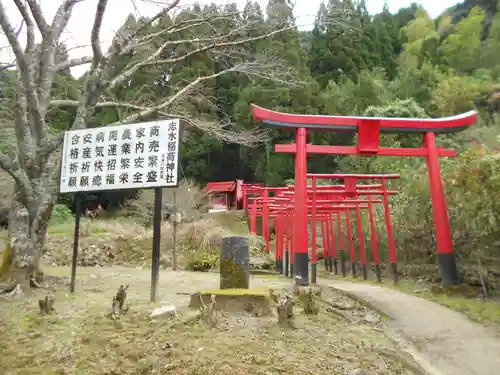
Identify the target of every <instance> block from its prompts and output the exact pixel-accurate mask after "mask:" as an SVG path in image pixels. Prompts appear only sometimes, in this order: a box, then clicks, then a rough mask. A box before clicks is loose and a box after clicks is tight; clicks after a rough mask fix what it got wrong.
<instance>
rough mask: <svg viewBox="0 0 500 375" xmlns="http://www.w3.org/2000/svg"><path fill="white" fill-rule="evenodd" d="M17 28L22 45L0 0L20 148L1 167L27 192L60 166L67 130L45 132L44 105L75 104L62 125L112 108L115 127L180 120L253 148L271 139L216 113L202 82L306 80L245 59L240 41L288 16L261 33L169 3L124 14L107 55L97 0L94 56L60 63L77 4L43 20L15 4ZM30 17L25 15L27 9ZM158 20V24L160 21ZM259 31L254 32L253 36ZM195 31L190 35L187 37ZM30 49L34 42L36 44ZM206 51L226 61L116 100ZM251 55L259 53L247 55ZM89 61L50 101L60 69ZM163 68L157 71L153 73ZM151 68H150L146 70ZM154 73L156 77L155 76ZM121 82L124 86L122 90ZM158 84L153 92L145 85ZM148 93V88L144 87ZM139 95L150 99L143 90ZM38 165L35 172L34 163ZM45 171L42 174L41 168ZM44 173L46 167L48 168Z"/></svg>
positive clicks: (220, 15)
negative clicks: (66, 93)
mask: <svg viewBox="0 0 500 375" xmlns="http://www.w3.org/2000/svg"><path fill="white" fill-rule="evenodd" d="M14 1H15V4H16V6H17V9H18V11H19V13H20V14H21V16H22V19H23V24H24V25H26V28H27V29H28V43H27V44H26V48H24V49H23V48H22V47H21V45H20V42H19V40H18V38H17V33H16V31H14V29H13V28H12V26H11V23H10V22H9V19H8V17H7V14H6V11H5V9H4V7H3V5H2V2H1V1H0V27H1V29H2V30H3V32H4V34H5V35H6V37H7V40H8V42H9V45H10V47H11V49H12V51H13V52H14V56H15V65H14V64H12V65H11V64H4V65H3V67H2V68H1V69H7V67H8V68H10V67H14V68H16V69H17V71H16V73H17V77H18V81H19V84H18V85H19V87H18V90H17V91H18V93H16V95H18V97H17V100H16V102H15V106H14V110H13V111H12V119H13V123H14V124H15V125H16V126H14V127H13V129H14V130H15V134H16V138H17V139H16V143H17V145H16V146H15V147H13V155H14V154H15V155H14V158H13V159H12V160H10V159H9V158H10V155H9V157H6V156H5V155H1V154H0V168H2V169H6V170H7V171H8V172H9V173H10V174H11V175H12V177H14V178H16V181H17V182H18V183H19V184H25V185H26V186H27V188H26V194H27V195H29V194H32V192H30V191H29V188H30V186H31V184H30V181H29V180H26V178H27V177H25V176H28V175H29V176H30V178H33V177H32V176H36V175H37V173H38V174H40V173H45V174H47V173H48V172H47V168H48V166H49V165H51V166H52V167H51V169H50V172H52V173H51V175H52V177H54V178H55V176H56V173H55V172H54V168H53V165H52V164H53V163H55V162H57V160H56V159H57V158H55V157H54V155H56V154H57V152H55V151H58V150H59V147H60V145H61V143H62V139H63V134H57V135H53V136H49V135H48V125H47V124H46V122H45V121H46V116H47V113H48V111H49V109H50V108H56V107H72V108H75V113H76V115H75V118H74V120H73V121H72V124H70V125H69V126H68V129H81V128H84V127H86V126H88V125H89V124H90V123H91V120H92V117H93V116H94V112H95V110H96V108H116V110H117V112H118V113H119V118H120V121H119V123H131V122H136V121H140V120H143V119H151V118H172V117H175V118H179V119H181V121H182V123H183V126H184V127H195V128H197V129H200V130H202V131H204V132H207V133H209V134H211V135H213V136H215V137H217V138H219V139H222V140H224V141H226V142H236V143H243V144H247V145H250V146H253V145H256V144H258V143H260V142H262V141H264V140H266V139H267V137H268V135H267V132H266V131H260V130H258V129H252V130H249V131H241V130H239V129H237V127H235V126H234V124H232V123H231V121H230V119H229V118H228V117H225V116H224V114H222V113H221V110H220V109H219V108H216V105H215V104H214V103H215V102H216V100H213V101H212V100H210V98H209V97H208V95H209V94H207V93H209V91H210V90H209V89H208V87H207V84H208V83H211V82H214V80H215V79H217V78H219V77H221V76H223V75H226V74H243V75H245V76H247V77H248V78H249V79H250V80H254V82H257V81H258V82H260V81H262V80H272V81H274V82H277V83H278V84H283V85H286V86H290V85H291V84H302V83H301V82H300V81H299V80H298V79H297V77H296V75H294V72H292V71H291V69H289V68H287V65H286V64H283V63H281V62H278V61H269V60H262V61H260V60H258V61H253V62H248V61H246V58H245V56H246V53H247V52H245V51H246V50H245V48H244V46H245V45H247V44H249V43H255V42H258V41H260V40H263V39H266V38H272V37H273V36H275V35H277V34H279V33H282V32H285V31H287V30H290V29H292V28H293V26H290V23H289V22H288V21H289V20H290V16H289V15H287V17H288V18H287V20H288V21H287V22H280V21H279V20H274V21H273V22H270V23H268V26H267V27H268V29H267V30H262V29H260V30H261V31H260V34H258V33H256V32H255V30H256V27H255V24H254V23H253V22H252V21H246V20H244V19H243V18H241V17H239V15H238V14H235V13H234V12H224V11H222V12H215V14H212V13H211V14H209V15H207V14H203V15H199V17H196V18H194V19H193V18H191V17H187V18H185V17H184V16H180V17H174V16H173V15H172V11H173V10H174V9H176V8H178V6H179V3H180V0H172V3H170V5H166V6H164V7H163V8H162V9H161V10H160V12H158V14H156V15H155V16H154V17H152V18H150V19H149V20H148V21H147V22H141V23H138V22H137V21H136V20H134V19H132V18H131V19H130V20H128V21H127V24H125V25H124V26H123V27H122V28H121V29H120V30H119V31H118V32H117V33H116V35H115V38H114V39H113V42H112V44H111V46H110V47H109V49H108V50H107V51H103V50H102V47H101V41H100V35H99V34H100V31H101V27H102V23H103V17H104V15H105V12H106V5H107V3H108V1H107V0H99V1H98V2H97V6H96V8H95V13H94V22H93V26H92V31H91V33H90V36H89V45H91V46H92V56H90V57H80V58H77V59H69V60H68V61H64V62H58V61H56V55H57V52H58V49H57V48H58V46H59V45H60V37H61V35H62V32H63V31H64V29H65V28H66V26H67V24H68V21H69V19H70V17H71V13H72V10H73V8H74V6H75V4H77V3H78V2H80V1H83V0H61V2H60V4H61V5H60V7H59V8H58V10H57V12H56V14H55V16H54V18H53V20H52V21H51V22H49V20H47V19H45V17H44V15H43V13H42V10H41V7H40V5H39V3H38V2H37V0H14ZM30 13H31V14H30ZM162 17H164V20H165V23H166V26H162V27H161V29H160V28H159V27H157V26H156V21H158V20H160V19H161V18H162ZM162 25H163V24H162ZM35 28H38V30H39V31H40V33H41V35H42V41H41V44H40V46H35V44H34V38H32V37H31V35H34V32H35ZM250 33H253V34H258V35H252V36H250V35H251V34H250ZM186 34H190V35H193V37H191V38H187V37H186V36H185V35H186ZM35 47H36V48H35ZM201 54H208V55H210V56H211V57H212V58H214V59H216V60H217V61H223V63H224V64H225V65H224V67H221V66H219V65H221V64H219V65H218V68H217V69H221V70H218V71H216V72H214V73H207V74H205V75H204V74H203V73H201V72H200V73H199V75H198V76H195V77H191V78H189V79H185V80H181V81H174V82H168V90H166V92H168V95H167V96H164V95H149V94H148V92H149V93H151V92H155V90H156V91H157V90H158V87H157V86H156V82H155V83H153V82H151V84H150V85H149V86H148V84H145V85H144V86H143V87H142V88H141V89H139V90H137V91H138V92H135V93H136V94H137V95H136V96H135V97H134V98H132V99H130V98H129V99H127V100H125V99H123V97H122V96H120V95H121V94H120V92H121V91H123V90H121V88H122V87H123V84H129V82H133V80H134V77H136V76H137V75H138V73H139V72H148V69H150V68H152V67H157V70H158V72H157V73H160V72H162V71H163V72H164V73H167V74H168V72H170V71H171V69H174V68H175V67H178V66H179V64H182V63H183V62H187V61H189V59H190V58H192V57H193V56H196V55H201ZM252 58H255V56H252ZM83 64H90V66H89V68H88V70H87V72H86V74H85V75H84V78H83V80H84V81H83V82H82V83H79V85H78V86H79V87H78V88H75V90H77V91H79V92H78V94H74V95H71V96H70V97H53V96H52V86H53V83H54V80H55V79H56V77H57V74H58V73H59V72H61V71H62V70H65V69H68V68H71V67H74V66H78V65H83ZM159 67H161V69H158V68H159ZM148 74H149V73H148ZM154 74H156V73H154ZM177 79H180V78H177ZM120 85H122V86H120ZM153 85H155V87H153V88H152V89H148V87H151V86H153ZM148 90H149V91H148ZM142 91H144V92H146V95H142ZM194 100H196V101H200V102H203V103H204V104H203V106H204V107H206V106H209V107H210V111H208V112H207V113H205V112H203V111H199V110H198V109H197V108H198V107H197V105H195V104H194V102H193V101H194ZM34 168H35V169H34ZM42 169H43V170H44V171H45V172H42ZM48 174H50V173H48Z"/></svg>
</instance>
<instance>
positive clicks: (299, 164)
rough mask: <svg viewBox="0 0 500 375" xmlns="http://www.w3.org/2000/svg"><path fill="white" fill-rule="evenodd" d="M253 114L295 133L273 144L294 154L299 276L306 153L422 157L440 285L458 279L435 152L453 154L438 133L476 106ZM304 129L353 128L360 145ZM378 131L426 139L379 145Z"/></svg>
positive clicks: (303, 261) (454, 127)
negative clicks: (317, 141) (404, 112)
mask: <svg viewBox="0 0 500 375" xmlns="http://www.w3.org/2000/svg"><path fill="white" fill-rule="evenodd" d="M252 114H253V118H254V120H255V121H260V122H263V123H264V124H267V125H270V126H275V127H280V128H284V129H290V130H295V132H296V141H295V144H293V143H292V144H285V145H279V144H278V145H275V151H276V152H281V153H291V154H295V207H294V212H295V215H294V220H295V222H294V227H295V230H294V237H295V238H294V247H295V268H296V273H297V275H299V276H301V277H302V279H303V281H304V282H305V283H307V282H308V280H309V264H308V212H307V204H306V202H307V155H308V154H330V155H361V156H409V157H426V159H427V170H428V173H429V186H430V191H431V200H432V209H433V218H434V227H435V232H436V242H437V252H438V258H439V264H440V270H441V277H442V279H443V283H444V284H457V283H458V282H459V278H458V272H457V265H456V260H455V255H454V253H453V241H452V235H451V229H450V223H449V218H448V212H447V209H446V201H445V195H444V189H443V182H442V179H441V167H440V165H439V157H444V156H456V151H455V150H445V149H442V148H438V147H437V146H436V133H453V132H459V131H462V130H465V129H466V128H467V127H468V126H470V125H472V124H473V123H475V122H476V118H477V114H476V112H475V111H470V112H467V113H464V114H461V115H458V116H454V117H446V118H440V119H403V118H375V117H373V118H370V117H354V116H323V115H296V114H287V113H280V112H275V111H271V110H268V109H265V108H261V107H258V106H256V105H254V104H252ZM307 130H310V131H315V130H320V131H331V132H339V131H340V132H342V131H343V132H357V134H358V144H357V146H322V145H312V144H308V143H307ZM380 133H413V134H423V140H424V142H423V143H424V144H423V146H422V147H420V148H390V147H380Z"/></svg>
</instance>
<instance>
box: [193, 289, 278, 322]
mask: <svg viewBox="0 0 500 375" xmlns="http://www.w3.org/2000/svg"><path fill="white" fill-rule="evenodd" d="M212 294H213V295H215V310H218V311H224V312H230V313H231V312H232V313H238V312H239V313H241V312H247V313H250V314H253V315H255V316H270V315H272V313H273V304H272V299H271V296H270V293H269V290H263V289H221V290H204V291H200V292H197V293H193V294H192V295H191V301H190V303H189V307H190V308H193V309H199V308H200V307H201V300H200V297H201V299H203V302H204V303H205V305H207V306H208V305H209V304H210V296H211V295H212Z"/></svg>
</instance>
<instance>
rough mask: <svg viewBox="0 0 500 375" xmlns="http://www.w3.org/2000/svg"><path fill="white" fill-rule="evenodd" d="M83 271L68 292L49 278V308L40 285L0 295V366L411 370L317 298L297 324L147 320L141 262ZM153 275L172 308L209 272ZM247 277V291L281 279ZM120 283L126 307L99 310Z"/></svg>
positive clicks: (120, 370) (378, 373) (117, 370)
mask: <svg viewBox="0 0 500 375" xmlns="http://www.w3.org/2000/svg"><path fill="white" fill-rule="evenodd" d="M89 269H90V268H89ZM91 270H92V274H89V275H80V276H79V277H78V285H77V291H78V293H76V294H75V295H73V296H72V295H69V294H68V293H66V290H65V288H63V287H60V286H58V287H57V291H55V292H54V293H55V296H56V305H55V308H56V314H54V315H48V316H41V315H39V313H38V311H37V310H38V307H37V303H36V300H37V298H42V296H43V295H44V292H43V291H40V292H37V293H38V294H37V295H35V296H33V298H31V299H29V300H19V301H15V302H0V321H1V322H2V323H1V324H0V335H1V337H2V340H0V351H1V353H2V355H1V356H0V368H1V369H2V374H5V375H11V374H12V375H13V374H19V375H21V374H33V375H34V374H36V375H49V374H50V375H52V374H75V373H76V374H78V375H94V374H96V375H97V374H123V375H129V374H130V375H132V374H134V375H137V374H153V373H154V374H179V375H181V374H183V375H184V374H186V375H187V374H190V375H195V374H200V375H201V374H203V375H212V374H213V375H226V374H227V375H229V374H231V375H234V374H236V375H239V374H241V375H243V374H256V375H260V374H262V375H264V374H293V373H301V374H318V373H338V374H345V373H349V372H350V371H353V370H355V369H363V370H366V371H368V372H369V373H370V374H373V375H382V374H383V375H396V374H401V375H402V374H408V375H413V374H416V373H415V372H412V371H411V370H407V369H406V366H407V365H406V363H405V361H404V360H402V359H400V358H399V357H398V356H397V355H396V356H395V355H394V353H395V352H396V351H397V350H398V349H397V348H396V347H395V346H394V345H395V344H394V343H393V342H392V340H391V339H389V338H388V337H387V336H386V335H385V334H384V333H383V332H381V331H380V330H379V329H374V328H373V327H372V326H369V325H366V324H363V323H360V324H352V323H349V322H348V321H347V320H343V319H341V318H340V317H339V316H337V315H335V314H330V313H328V312H327V311H326V308H325V306H321V308H320V313H319V315H318V316H307V315H303V314H301V313H300V309H299V310H297V314H298V315H297V317H296V329H290V328H282V327H280V326H278V325H277V322H276V318H275V317H273V316H271V317H260V318H256V317H252V316H247V315H245V314H224V315H222V316H221V317H220V319H219V322H218V324H217V326H216V327H215V328H209V327H208V326H206V325H204V324H203V323H201V322H195V323H193V322H192V319H190V320H189V322H190V323H189V324H188V323H185V320H184V317H183V316H182V315H181V316H180V317H178V318H165V319H160V320H156V321H153V322H150V321H149V320H148V319H147V317H148V315H149V313H150V312H151V310H152V308H153V306H151V305H150V304H149V303H148V301H147V295H148V293H149V280H148V278H149V274H148V272H147V271H144V270H138V269H128V270H126V269H123V271H121V270H119V272H116V271H115V270H114V268H110V269H106V268H92V269H91ZM161 277H162V279H161V283H160V284H161V285H168V288H163V289H162V293H163V295H162V298H163V299H165V298H167V299H169V300H172V301H173V302H174V303H175V305H176V306H177V307H178V310H179V311H180V313H181V314H183V313H185V310H184V308H183V306H185V305H187V299H186V298H187V297H186V296H179V295H177V294H178V292H183V291H186V290H187V289H189V288H191V290H190V291H195V290H196V289H198V288H199V289H203V286H205V287H206V286H207V285H210V284H212V285H213V284H214V283H216V282H217V279H218V275H210V274H206V273H204V274H201V273H188V272H179V273H176V274H173V273H172V272H165V273H162V275H161ZM252 282H253V283H254V284H255V288H256V290H261V289H264V288H265V287H267V286H273V287H275V290H280V289H281V288H283V286H284V285H286V283H285V282H284V281H281V282H276V281H269V280H263V281H258V280H257V279H254V280H253V281H252ZM124 283H131V287H130V289H129V297H128V300H129V302H130V303H131V307H130V311H129V313H128V314H126V315H124V316H122V318H121V319H120V320H119V321H113V320H111V319H109V318H108V317H107V313H108V312H109V311H110V304H111V297H112V295H113V294H114V292H115V290H116V287H117V286H118V285H119V284H124ZM209 288H210V286H209ZM183 298H184V299H183ZM184 316H187V315H184Z"/></svg>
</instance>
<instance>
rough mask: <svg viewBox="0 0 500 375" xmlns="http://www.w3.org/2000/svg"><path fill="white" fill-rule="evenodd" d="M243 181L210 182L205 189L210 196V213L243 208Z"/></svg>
mask: <svg viewBox="0 0 500 375" xmlns="http://www.w3.org/2000/svg"><path fill="white" fill-rule="evenodd" d="M242 186H243V180H235V181H218V182H209V183H208V184H207V186H205V188H204V189H203V192H204V193H205V194H207V196H208V212H221V211H227V210H239V209H241V208H242V207H243V190H242Z"/></svg>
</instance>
